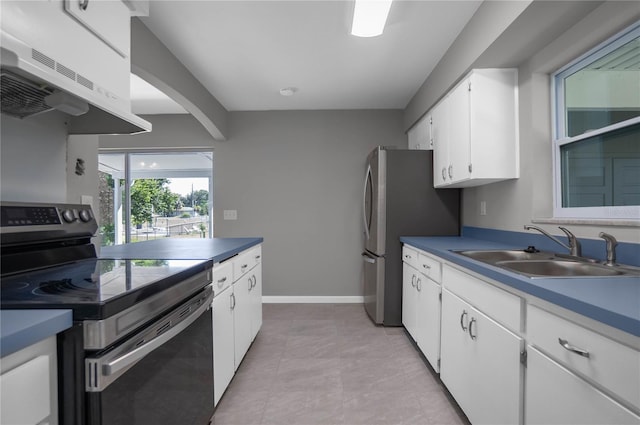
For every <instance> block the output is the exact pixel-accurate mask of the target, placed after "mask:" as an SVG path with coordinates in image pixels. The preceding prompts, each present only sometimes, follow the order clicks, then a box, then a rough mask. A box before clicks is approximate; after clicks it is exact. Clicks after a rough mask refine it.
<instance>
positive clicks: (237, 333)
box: [233, 274, 253, 370]
mask: <svg viewBox="0 0 640 425" xmlns="http://www.w3.org/2000/svg"><path fill="white" fill-rule="evenodd" d="M250 277H251V275H250V274H245V275H244V276H242V277H241V278H240V280H238V281H237V282H235V283H234V284H233V296H234V305H233V328H234V332H233V333H234V337H235V341H234V347H235V350H234V353H235V369H236V370H237V369H238V367H239V366H240V363H241V362H242V359H243V358H244V355H245V354H246V353H247V350H248V349H249V346H250V345H251V296H250V295H249V291H250V288H251V284H252V283H253V280H252V279H250Z"/></svg>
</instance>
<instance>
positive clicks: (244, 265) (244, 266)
mask: <svg viewBox="0 0 640 425" xmlns="http://www.w3.org/2000/svg"><path fill="white" fill-rule="evenodd" d="M247 267H249V265H248V264H243V265H241V266H240V268H241V269H242V270H244V269H246V268H247Z"/></svg>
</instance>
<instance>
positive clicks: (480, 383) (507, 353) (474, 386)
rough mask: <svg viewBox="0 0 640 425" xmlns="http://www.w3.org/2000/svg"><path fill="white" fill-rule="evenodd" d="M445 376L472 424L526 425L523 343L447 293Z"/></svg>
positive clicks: (444, 306) (444, 308) (444, 300)
mask: <svg viewBox="0 0 640 425" xmlns="http://www.w3.org/2000/svg"><path fill="white" fill-rule="evenodd" d="M441 332H442V344H441V365H440V377H441V379H442V382H444V384H445V385H446V386H447V388H448V389H449V391H450V392H451V394H452V395H453V397H454V398H455V399H456V401H457V402H458V404H459V405H460V407H461V408H462V410H463V411H464V412H465V414H466V415H467V417H468V418H469V420H470V421H471V423H473V424H518V423H521V422H522V419H521V418H522V402H521V398H522V393H521V391H520V389H521V385H522V367H521V363H520V352H521V350H522V348H523V340H522V338H520V337H519V336H517V335H515V334H513V333H512V332H511V331H509V330H507V329H506V328H505V327H503V326H501V325H500V324H498V323H497V322H495V321H493V320H492V319H491V318H489V317H488V316H487V315H485V314H483V313H482V312H480V311H478V310H477V309H475V308H474V307H472V306H471V305H470V304H469V303H467V302H465V301H463V300H461V299H460V298H458V297H457V296H456V295H454V294H452V293H451V292H449V291H448V290H446V289H444V290H443V292H442V330H441Z"/></svg>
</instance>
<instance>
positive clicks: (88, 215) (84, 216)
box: [78, 210, 92, 223]
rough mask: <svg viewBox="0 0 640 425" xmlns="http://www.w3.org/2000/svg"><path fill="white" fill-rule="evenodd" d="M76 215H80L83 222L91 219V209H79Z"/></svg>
mask: <svg viewBox="0 0 640 425" xmlns="http://www.w3.org/2000/svg"><path fill="white" fill-rule="evenodd" d="M78 215H79V216H80V220H82V221H83V222H85V223H87V222H89V221H91V218H92V217H91V211H89V210H80V213H78Z"/></svg>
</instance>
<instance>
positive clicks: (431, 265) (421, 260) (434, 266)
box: [418, 252, 442, 283]
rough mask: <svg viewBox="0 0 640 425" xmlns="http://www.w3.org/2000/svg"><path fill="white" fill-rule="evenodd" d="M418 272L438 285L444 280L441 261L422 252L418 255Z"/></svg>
mask: <svg viewBox="0 0 640 425" xmlns="http://www.w3.org/2000/svg"><path fill="white" fill-rule="evenodd" d="M418 270H419V271H420V273H422V274H423V275H425V276H427V277H428V278H429V279H431V280H433V281H434V282H436V283H440V282H441V280H442V279H441V277H442V271H441V263H440V261H438V260H436V259H435V258H433V257H430V256H428V255H426V254H423V253H421V252H419V253H418Z"/></svg>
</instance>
